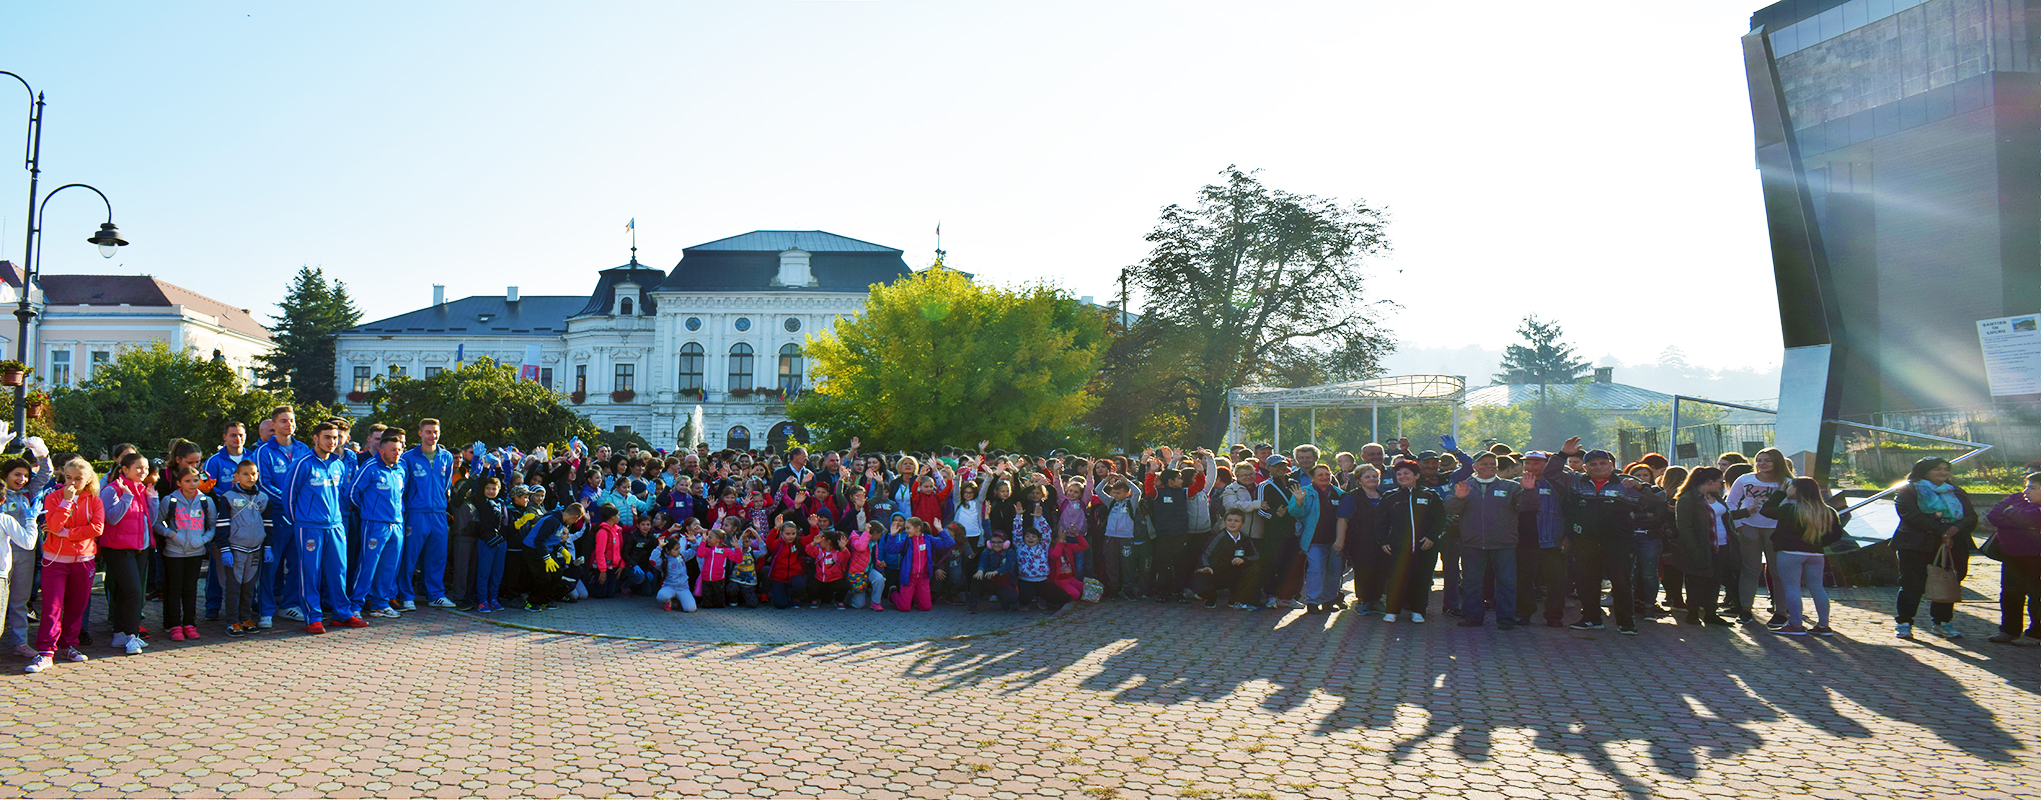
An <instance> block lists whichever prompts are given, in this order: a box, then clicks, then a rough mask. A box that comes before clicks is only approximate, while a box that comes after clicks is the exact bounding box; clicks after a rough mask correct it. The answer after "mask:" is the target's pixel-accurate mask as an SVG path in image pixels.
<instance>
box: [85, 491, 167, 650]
mask: <svg viewBox="0 0 2041 800" xmlns="http://www.w3.org/2000/svg"><path fill="white" fill-rule="evenodd" d="M148 476H149V459H148V457H147V456H144V455H142V454H141V453H128V454H127V455H124V456H121V457H120V470H119V472H118V474H116V476H115V477H114V479H113V480H112V481H109V482H108V483H107V484H106V486H105V487H104V488H102V489H100V490H99V502H100V505H101V506H102V507H103V509H104V511H105V514H106V533H105V535H103V536H101V537H100V540H99V560H100V562H101V563H102V566H104V567H105V568H106V601H107V605H108V606H109V609H108V611H109V612H110V616H112V618H113V646H114V647H116V648H121V649H125V650H126V651H127V654H128V655H131V656H132V655H140V654H141V652H142V647H143V646H145V645H146V644H148V642H147V641H145V640H144V639H142V583H143V577H142V571H143V570H144V569H146V568H147V567H148V564H149V531H150V529H151V528H152V527H153V523H154V520H153V519H151V517H153V516H155V508H156V504H155V502H154V497H153V495H154V494H155V491H156V490H155V487H152V486H150V485H149V484H148V483H147V482H146V479H147V478H148Z"/></svg>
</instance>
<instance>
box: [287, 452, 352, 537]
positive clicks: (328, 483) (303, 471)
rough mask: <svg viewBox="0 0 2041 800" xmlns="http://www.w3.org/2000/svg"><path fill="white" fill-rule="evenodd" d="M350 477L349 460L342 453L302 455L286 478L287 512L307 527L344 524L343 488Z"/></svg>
mask: <svg viewBox="0 0 2041 800" xmlns="http://www.w3.org/2000/svg"><path fill="white" fill-rule="evenodd" d="M346 479H347V462H346V460H344V459H342V458H341V457H340V454H338V453H328V454H327V455H326V457H325V458H323V459H322V458H319V457H318V456H306V457H304V458H301V459H298V461H297V464H296V465H294V466H292V467H291V474H290V478H289V479H288V480H286V481H284V516H285V517H286V518H288V519H290V520H291V522H292V524H294V525H298V526H301V527H306V528H337V527H340V524H341V517H340V490H341V488H342V484H343V483H345V481H346Z"/></svg>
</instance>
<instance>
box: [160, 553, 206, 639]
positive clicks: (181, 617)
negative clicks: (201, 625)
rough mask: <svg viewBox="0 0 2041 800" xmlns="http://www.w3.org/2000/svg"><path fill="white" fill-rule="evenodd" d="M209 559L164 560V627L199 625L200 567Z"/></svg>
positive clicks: (181, 558)
mask: <svg viewBox="0 0 2041 800" xmlns="http://www.w3.org/2000/svg"><path fill="white" fill-rule="evenodd" d="M205 560H206V559H205V556H188V557H175V556H164V557H163V627H166V628H182V627H184V626H186V625H197V624H198V568H199V565H201V564H204V563H205Z"/></svg>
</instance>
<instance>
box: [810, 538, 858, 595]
mask: <svg viewBox="0 0 2041 800" xmlns="http://www.w3.org/2000/svg"><path fill="white" fill-rule="evenodd" d="M808 559H809V560H810V561H812V562H814V565H815V574H814V576H813V577H811V578H809V581H808V607H809V608H820V607H821V606H822V604H823V603H834V604H836V607H837V608H845V607H846V606H845V605H844V604H843V601H844V597H845V596H846V595H848V594H849V592H850V580H849V579H848V577H847V576H848V575H849V574H850V563H851V552H850V550H849V549H847V548H845V547H844V545H843V534H841V533H837V532H836V531H834V530H824V531H823V533H822V536H821V538H820V539H819V540H816V541H813V542H810V543H809V545H808Z"/></svg>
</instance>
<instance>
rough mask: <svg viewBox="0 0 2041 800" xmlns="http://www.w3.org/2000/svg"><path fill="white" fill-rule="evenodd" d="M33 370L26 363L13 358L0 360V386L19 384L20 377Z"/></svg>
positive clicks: (26, 375)
mask: <svg viewBox="0 0 2041 800" xmlns="http://www.w3.org/2000/svg"><path fill="white" fill-rule="evenodd" d="M33 371H34V370H31V369H29V368H28V365H27V364H23V363H21V362H19V361H15V360H13V359H8V360H6V361H0V386H20V385H21V381H22V379H24V378H26V377H28V374H29V373H30V372H33Z"/></svg>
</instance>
